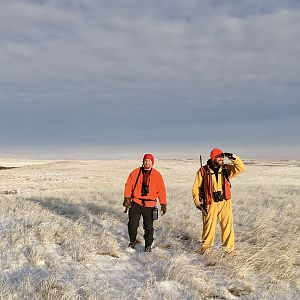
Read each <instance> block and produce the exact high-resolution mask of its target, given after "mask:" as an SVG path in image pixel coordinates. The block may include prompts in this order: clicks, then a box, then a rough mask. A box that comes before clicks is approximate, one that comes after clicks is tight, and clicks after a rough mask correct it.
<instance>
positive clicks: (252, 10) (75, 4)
mask: <svg viewBox="0 0 300 300" xmlns="http://www.w3.org/2000/svg"><path fill="white" fill-rule="evenodd" d="M299 28H300V1H298V0H297V1H289V0H286V1H281V0H244V1H243V0H228V1H218V0H164V1H158V0H152V1H151V0H150V1H149V0H148V1H146V0H72V1H71V0H2V1H0V66H1V67H0V156H18V155H19V156H22V155H23V156H26V155H27V156H29V155H31V156H35V157H43V158H92V159H94V158H99V159H101V158H109V157H111V158H126V157H135V156H136V155H142V154H143V153H145V152H152V153H154V154H155V155H156V156H161V157H175V156H176V155H177V156H180V155H181V156H183V157H184V156H186V157H191V156H193V155H196V154H197V155H198V154H199V153H204V154H208V153H209V152H210V150H211V148H214V147H218V148H221V149H223V150H224V151H227V152H234V153H237V154H238V155H240V156H242V157H246V158H261V159H276V158H278V159H300V139H299V136H300V135H299V132H298V131H299V127H300V126H299V125H300V118H299V113H300V101H299V100H300V99H299V94H300V54H299V53H300V30H299Z"/></svg>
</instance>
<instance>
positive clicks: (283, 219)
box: [0, 160, 300, 299]
mask: <svg viewBox="0 0 300 300" xmlns="http://www.w3.org/2000/svg"><path fill="white" fill-rule="evenodd" d="M1 165H2V166H4V165H5V164H4V161H3V160H1ZM137 165H139V162H137V161H89V162H85V161H71V162H64V161H61V162H45V163H44V164H38V163H37V162H35V164H34V165H30V162H24V166H22V164H21V162H19V163H18V168H15V169H4V170H1V175H2V180H1V182H0V192H1V191H9V190H16V191H17V194H9V193H8V194H7V193H2V194H1V193H0V214H1V218H0V267H1V276H0V278H1V279H0V288H1V290H0V299H149V298H155V299H212V298H220V299H237V298H241V299H297V298H299V296H300V293H299V286H300V282H299V272H300V271H299V264H300V262H299V257H300V253H299V244H300V235H299V232H300V230H299V229H300V228H299V227H300V225H299V222H298V219H299V218H298V212H299V211H300V202H299V194H300V193H299V192H300V182H299V175H300V169H299V163H298V162H280V163H279V162H274V163H272V162H255V161H252V162H250V163H249V164H248V168H247V172H246V173H244V174H242V175H240V177H237V178H236V179H234V180H233V186H234V187H233V195H234V200H233V201H234V204H233V207H234V221H235V233H236V253H235V255H234V256H226V255H224V254H223V253H222V252H221V249H220V239H219V232H217V234H218V237H217V240H216V244H217V245H216V249H214V250H213V251H211V252H210V253H208V254H206V255H204V256H200V255H199V253H198V250H199V239H200V235H201V227H202V224H201V216H200V214H199V212H198V211H197V210H196V209H194V207H193V201H192V198H191V186H192V184H193V180H194V175H195V173H196V171H197V168H198V165H197V162H196V161H192V160H177V161H175V160H166V161H159V160H158V161H157V162H156V166H157V168H158V169H159V170H160V171H161V173H162V174H163V176H164V178H165V181H166V185H167V190H168V198H169V206H168V212H167V214H166V215H165V216H162V217H159V220H158V221H157V222H156V231H155V245H154V250H153V252H152V253H151V254H150V255H149V254H145V253H143V251H142V247H143V246H142V245H141V246H140V247H139V250H138V252H137V253H135V254H128V253H127V251H126V246H127V242H128V237H127V228H126V225H127V215H126V214H124V213H123V208H122V206H121V204H122V193H123V186H124V182H125V180H126V178H127V175H128V172H129V171H130V170H131V169H133V168H134V167H136V166H137ZM10 166H11V165H10ZM139 235H140V236H139V239H140V240H141V241H142V240H143V237H142V235H143V231H142V228H140V229H139Z"/></svg>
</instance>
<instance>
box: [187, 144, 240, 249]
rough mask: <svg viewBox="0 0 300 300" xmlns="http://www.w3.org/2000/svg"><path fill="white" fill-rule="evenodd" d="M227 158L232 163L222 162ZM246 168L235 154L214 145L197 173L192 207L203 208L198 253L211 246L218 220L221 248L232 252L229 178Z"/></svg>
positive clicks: (232, 236)
mask: <svg viewBox="0 0 300 300" xmlns="http://www.w3.org/2000/svg"><path fill="white" fill-rule="evenodd" d="M224 157H227V158H228V159H229V160H230V161H231V162H232V164H224ZM244 170H245V165H244V163H243V161H242V160H241V159H240V158H239V157H238V156H237V155H235V154H232V153H224V152H223V151H222V150H221V149H218V148H214V149H213V150H212V151H211V152H210V159H209V160H208V161H207V164H206V165H205V166H203V167H202V168H200V169H199V170H198V172H197V174H196V178H195V181H194V185H193V190H192V194H193V199H194V203H195V206H196V207H197V208H198V209H200V210H201V211H202V216H203V232H202V243H201V249H200V253H201V254H204V253H205V251H206V250H207V249H209V248H211V247H213V245H214V240H215V233H216V224H217V220H218V219H219V222H220V227H221V237H222V245H223V250H224V251H226V252H227V253H231V252H233V251H234V232H233V216H232V200H231V190H230V188H231V183H230V179H231V178H232V177H235V176H237V175H238V174H240V173H241V172H243V171H244Z"/></svg>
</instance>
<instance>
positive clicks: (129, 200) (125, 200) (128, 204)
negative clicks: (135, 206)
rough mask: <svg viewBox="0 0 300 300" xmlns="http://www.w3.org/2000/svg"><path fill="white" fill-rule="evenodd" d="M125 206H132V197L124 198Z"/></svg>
mask: <svg viewBox="0 0 300 300" xmlns="http://www.w3.org/2000/svg"><path fill="white" fill-rule="evenodd" d="M123 206H125V207H126V208H130V207H131V198H130V197H125V198H124V201H123Z"/></svg>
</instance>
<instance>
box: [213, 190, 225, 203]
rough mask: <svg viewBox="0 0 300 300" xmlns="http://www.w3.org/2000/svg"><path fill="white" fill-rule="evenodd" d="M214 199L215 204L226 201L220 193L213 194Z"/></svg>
mask: <svg viewBox="0 0 300 300" xmlns="http://www.w3.org/2000/svg"><path fill="white" fill-rule="evenodd" d="M213 197H214V201H215V202H220V201H223V200H224V197H223V195H222V193H221V192H220V191H218V192H213Z"/></svg>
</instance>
